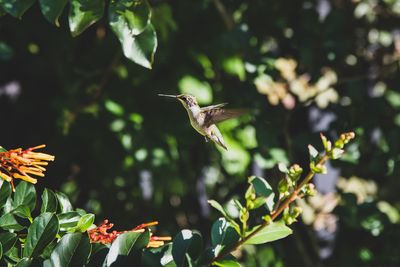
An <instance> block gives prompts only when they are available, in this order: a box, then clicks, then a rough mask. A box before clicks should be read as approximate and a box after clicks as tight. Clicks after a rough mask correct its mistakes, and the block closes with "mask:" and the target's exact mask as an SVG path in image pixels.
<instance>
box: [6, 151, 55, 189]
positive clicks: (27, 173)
mask: <svg viewBox="0 0 400 267" xmlns="http://www.w3.org/2000/svg"><path fill="white" fill-rule="evenodd" d="M44 147H45V145H40V146H35V147H31V148H28V149H25V150H22V148H17V149H12V150H9V151H7V150H5V149H4V148H2V147H0V177H1V178H2V179H3V180H5V181H7V182H9V183H11V186H12V188H13V191H14V180H13V179H22V180H24V181H27V182H30V183H32V184H36V182H37V180H36V178H34V177H32V176H33V175H35V176H39V177H44V173H43V172H44V171H46V169H45V168H44V167H43V166H47V165H48V161H54V156H52V155H49V154H45V153H40V152H34V150H37V149H40V148H44Z"/></svg>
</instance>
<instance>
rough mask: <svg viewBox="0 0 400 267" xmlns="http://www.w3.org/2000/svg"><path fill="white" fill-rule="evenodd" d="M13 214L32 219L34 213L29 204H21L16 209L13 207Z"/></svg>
mask: <svg viewBox="0 0 400 267" xmlns="http://www.w3.org/2000/svg"><path fill="white" fill-rule="evenodd" d="M11 212H12V214H14V215H16V216H18V217H20V218H26V219H29V220H30V221H31V220H32V215H31V211H30V209H29V207H28V206H27V205H19V206H18V207H16V208H15V209H13V210H12V211H11Z"/></svg>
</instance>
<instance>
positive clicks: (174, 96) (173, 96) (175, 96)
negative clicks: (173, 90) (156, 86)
mask: <svg viewBox="0 0 400 267" xmlns="http://www.w3.org/2000/svg"><path fill="white" fill-rule="evenodd" d="M158 96H165V97H172V98H178V96H177V95H164V94H158Z"/></svg>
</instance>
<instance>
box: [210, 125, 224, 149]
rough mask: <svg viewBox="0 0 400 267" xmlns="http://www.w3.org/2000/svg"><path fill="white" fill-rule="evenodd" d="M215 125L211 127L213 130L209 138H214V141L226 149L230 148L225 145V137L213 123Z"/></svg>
mask: <svg viewBox="0 0 400 267" xmlns="http://www.w3.org/2000/svg"><path fill="white" fill-rule="evenodd" d="M213 126H214V127H211V128H212V130H211V132H210V135H209V136H208V138H210V139H211V140H213V141H214V143H216V144H217V145H220V146H221V147H223V148H224V149H225V150H228V148H227V147H226V145H225V142H224V138H222V134H221V132H220V131H219V130H218V128H217V127H216V126H215V125H213Z"/></svg>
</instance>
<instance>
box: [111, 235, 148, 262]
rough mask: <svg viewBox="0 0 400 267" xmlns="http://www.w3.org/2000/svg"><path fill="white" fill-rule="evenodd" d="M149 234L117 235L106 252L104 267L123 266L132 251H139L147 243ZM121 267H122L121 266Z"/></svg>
mask: <svg viewBox="0 0 400 267" xmlns="http://www.w3.org/2000/svg"><path fill="white" fill-rule="evenodd" d="M149 238H150V235H149V232H148V231H146V232H144V233H139V232H128V233H124V234H121V235H119V236H118V237H117V238H116V239H115V240H114V241H113V243H112V245H111V247H110V251H109V252H108V255H107V258H106V261H105V265H106V266H113V264H115V265H117V264H123V263H124V262H126V261H127V260H128V257H127V256H129V255H130V254H131V253H132V252H133V251H135V250H141V249H142V248H144V247H145V246H147V244H148V243H149ZM121 266H123V265H121Z"/></svg>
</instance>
